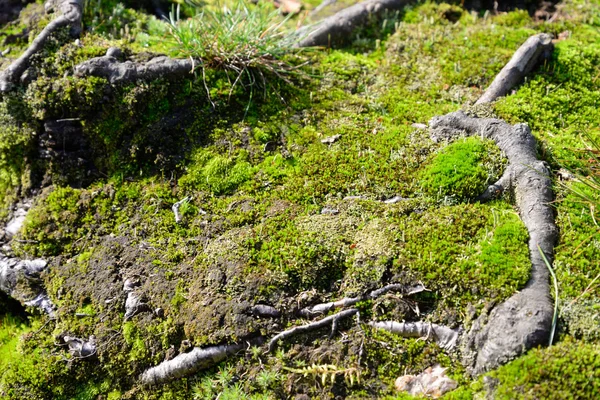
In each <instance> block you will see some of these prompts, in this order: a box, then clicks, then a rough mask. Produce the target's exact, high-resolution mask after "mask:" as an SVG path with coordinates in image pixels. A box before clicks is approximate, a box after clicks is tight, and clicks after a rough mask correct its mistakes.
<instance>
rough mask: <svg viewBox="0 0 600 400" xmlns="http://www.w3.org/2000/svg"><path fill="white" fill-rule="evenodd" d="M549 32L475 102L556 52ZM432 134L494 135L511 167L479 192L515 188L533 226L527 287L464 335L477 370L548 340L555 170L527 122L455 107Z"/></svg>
mask: <svg viewBox="0 0 600 400" xmlns="http://www.w3.org/2000/svg"><path fill="white" fill-rule="evenodd" d="M551 39H552V38H551V36H549V35H547V34H539V35H534V36H532V37H530V38H529V39H528V40H527V41H526V42H525V43H524V44H523V45H522V46H521V47H520V48H519V49H518V50H517V51H516V52H515V54H514V55H513V57H512V59H511V60H510V62H509V63H508V64H507V65H506V66H505V67H504V68H503V69H502V71H500V73H499V74H498V76H497V77H496V78H495V79H494V81H493V82H492V84H491V85H490V87H489V88H488V89H487V90H486V92H485V93H484V94H483V95H482V96H481V98H480V99H479V100H478V101H477V104H484V103H489V102H492V101H494V100H496V99H497V98H498V97H500V96H503V95H505V94H506V93H508V92H509V91H510V90H512V88H513V87H514V86H515V85H517V84H518V83H519V82H521V81H522V80H523V78H524V76H525V75H526V74H527V73H528V72H530V71H531V70H532V68H533V67H534V66H535V64H536V63H537V62H539V60H540V59H541V58H542V57H547V56H548V54H549V52H551V51H552V40H551ZM429 127H430V129H431V134H432V137H433V138H437V139H439V138H445V139H452V138H454V137H457V136H458V135H461V134H465V133H466V134H467V135H481V136H482V137H485V138H488V139H492V140H493V141H494V142H495V143H496V145H497V146H498V147H499V148H500V150H502V151H503V152H504V154H506V157H507V158H508V166H507V168H506V170H505V172H504V174H503V175H502V177H501V178H500V179H499V180H498V181H497V182H496V183H495V184H493V185H491V186H489V187H488V188H487V190H486V191H485V192H484V193H483V194H482V195H481V196H480V198H479V200H489V199H492V198H495V197H497V196H499V195H501V194H502V193H503V192H505V191H509V190H511V191H513V192H514V195H515V199H516V205H517V208H518V209H519V214H520V216H521V220H522V221H523V223H524V224H525V226H526V227H527V230H528V232H529V255H530V259H531V278H530V280H529V282H528V283H527V285H526V287H525V289H523V290H522V291H520V292H518V293H516V294H514V295H513V296H512V297H510V298H509V299H508V300H506V301H505V302H504V303H502V304H500V305H499V306H497V307H495V308H494V309H493V310H492V312H491V313H490V315H489V316H488V315H482V316H480V317H479V319H477V320H476V321H475V322H474V324H473V326H472V328H471V330H470V332H469V333H468V334H467V335H465V337H464V340H463V345H462V347H463V349H462V351H463V358H464V362H465V364H466V365H467V366H468V367H469V370H470V372H471V373H473V374H479V373H482V372H485V371H488V370H490V369H493V368H496V367H498V366H500V365H502V364H504V363H506V362H508V361H510V360H511V359H513V358H516V357H518V356H519V355H521V354H523V353H524V352H525V351H526V350H528V349H530V348H532V347H534V346H537V345H540V344H543V343H545V342H546V341H547V339H548V336H549V334H550V328H551V324H552V315H553V307H552V303H551V301H550V296H549V292H550V287H549V276H548V269H547V267H546V265H545V263H544V260H543V258H542V255H541V254H540V251H539V250H538V246H539V248H540V249H541V251H543V252H544V254H545V255H546V258H547V259H548V260H550V262H552V259H553V253H554V245H555V243H556V241H557V239H558V228H557V227H556V225H555V223H554V211H553V209H552V207H551V205H550V204H551V202H552V201H553V200H554V195H553V192H552V181H551V180H550V170H549V168H548V166H547V165H546V163H544V162H543V161H540V160H538V159H537V155H536V141H535V138H534V137H533V135H532V134H531V130H530V129H529V127H528V126H527V125H525V124H517V125H514V126H512V125H510V124H508V123H506V122H505V121H502V120H499V119H492V118H474V117H470V116H468V115H467V114H465V113H463V112H461V111H458V112H454V113H450V114H447V115H444V116H440V117H434V118H433V119H432V120H431V121H430V122H429Z"/></svg>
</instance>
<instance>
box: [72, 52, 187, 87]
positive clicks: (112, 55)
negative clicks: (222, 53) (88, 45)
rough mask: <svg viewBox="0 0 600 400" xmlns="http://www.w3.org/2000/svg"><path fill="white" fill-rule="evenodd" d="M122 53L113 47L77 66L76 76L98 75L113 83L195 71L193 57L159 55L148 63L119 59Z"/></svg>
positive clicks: (175, 76) (165, 76)
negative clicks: (181, 57) (100, 55)
mask: <svg viewBox="0 0 600 400" xmlns="http://www.w3.org/2000/svg"><path fill="white" fill-rule="evenodd" d="M121 56H122V54H121V51H120V50H119V49H117V48H114V47H111V48H110V49H108V51H107V52H106V55H105V56H102V57H96V58H92V59H89V60H86V61H84V62H82V63H81V64H79V65H76V66H75V75H76V76H80V77H83V76H97V77H102V78H106V79H107V80H108V81H109V82H110V83H112V84H121V83H128V82H135V81H137V80H152V79H158V78H179V77H183V76H186V75H189V74H191V73H193V70H194V62H193V61H192V60H191V59H177V58H169V57H165V56H159V57H155V58H153V59H151V60H150V61H148V62H146V63H135V62H132V61H123V62H122V61H119V58H121Z"/></svg>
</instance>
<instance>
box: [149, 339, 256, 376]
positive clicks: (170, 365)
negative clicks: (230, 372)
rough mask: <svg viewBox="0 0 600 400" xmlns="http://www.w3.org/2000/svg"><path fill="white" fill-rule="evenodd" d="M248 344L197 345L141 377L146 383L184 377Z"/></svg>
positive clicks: (211, 364) (217, 361)
mask: <svg viewBox="0 0 600 400" xmlns="http://www.w3.org/2000/svg"><path fill="white" fill-rule="evenodd" d="M245 347H247V345H246V344H228V345H222V346H212V347H207V348H205V349H201V348H199V347H195V348H194V349H193V350H192V351H190V352H189V353H183V354H179V355H178V356H177V357H175V358H173V359H172V360H169V361H165V362H162V363H160V364H159V365H157V366H156V367H153V368H150V369H148V370H146V371H145V372H144V373H143V374H142V375H141V377H140V381H141V383H142V384H144V385H155V384H159V383H163V382H166V381H169V380H172V379H177V378H183V377H184V376H186V375H189V374H193V373H194V372H197V371H200V370H203V369H206V368H210V367H212V366H214V365H216V364H218V363H220V362H221V361H223V360H224V359H226V358H227V357H229V356H231V355H233V354H235V353H237V352H238V351H240V350H243V349H244V348H245Z"/></svg>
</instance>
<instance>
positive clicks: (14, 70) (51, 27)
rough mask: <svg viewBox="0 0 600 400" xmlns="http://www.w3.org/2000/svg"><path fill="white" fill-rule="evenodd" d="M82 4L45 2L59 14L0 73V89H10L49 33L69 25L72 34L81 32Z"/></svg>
mask: <svg viewBox="0 0 600 400" xmlns="http://www.w3.org/2000/svg"><path fill="white" fill-rule="evenodd" d="M83 4H84V0H49V1H47V2H46V4H45V7H46V11H47V12H50V11H58V12H59V14H60V15H59V16H58V17H57V18H55V19H54V20H52V21H51V22H50V23H49V24H48V25H46V27H44V29H43V30H42V31H41V32H40V34H39V35H38V36H37V37H36V38H35V39H34V40H33V42H32V43H31V45H29V47H28V48H27V50H25V52H24V53H23V54H22V55H21V56H20V57H19V58H17V59H16V60H15V61H13V62H12V63H11V64H10V65H9V66H8V68H7V69H6V70H4V71H3V72H2V73H1V74H0V91H2V92H7V91H9V90H11V89H12V87H13V86H14V84H15V83H16V82H17V81H18V80H19V79H20V77H21V75H23V72H25V70H26V69H27V68H29V63H30V60H31V57H32V56H33V55H34V54H36V53H37V52H39V51H40V50H42V48H43V47H44V45H45V44H46V42H47V41H48V38H50V35H52V33H54V32H55V31H56V30H57V29H59V28H61V27H63V26H70V27H71V34H72V35H73V36H78V35H79V34H80V33H81V16H82V13H83Z"/></svg>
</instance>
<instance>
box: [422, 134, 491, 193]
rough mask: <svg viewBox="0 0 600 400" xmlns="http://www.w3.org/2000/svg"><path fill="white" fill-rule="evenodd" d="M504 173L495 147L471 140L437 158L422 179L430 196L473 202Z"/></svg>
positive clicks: (478, 140) (477, 139)
mask: <svg viewBox="0 0 600 400" xmlns="http://www.w3.org/2000/svg"><path fill="white" fill-rule="evenodd" d="M501 173H502V158H501V156H500V151H499V149H498V148H497V147H496V146H495V145H494V143H493V142H491V141H482V140H481V139H479V138H476V137H468V138H465V139H459V140H457V141H455V142H453V143H451V144H450V145H448V146H447V147H445V148H444V149H442V151H440V152H439V153H438V154H436V155H435V157H434V159H433V160H432V162H431V164H430V165H428V166H427V167H426V168H425V170H424V171H423V173H422V175H421V178H422V185H423V190H424V192H425V193H427V194H429V195H430V196H434V197H436V198H445V197H451V198H454V199H456V200H457V201H469V200H473V199H474V198H475V197H477V196H479V195H480V194H482V193H483V192H484V190H485V189H486V188H487V186H488V185H490V184H491V183H493V182H494V181H495V180H496V179H498V178H499V177H500V175H501Z"/></svg>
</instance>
